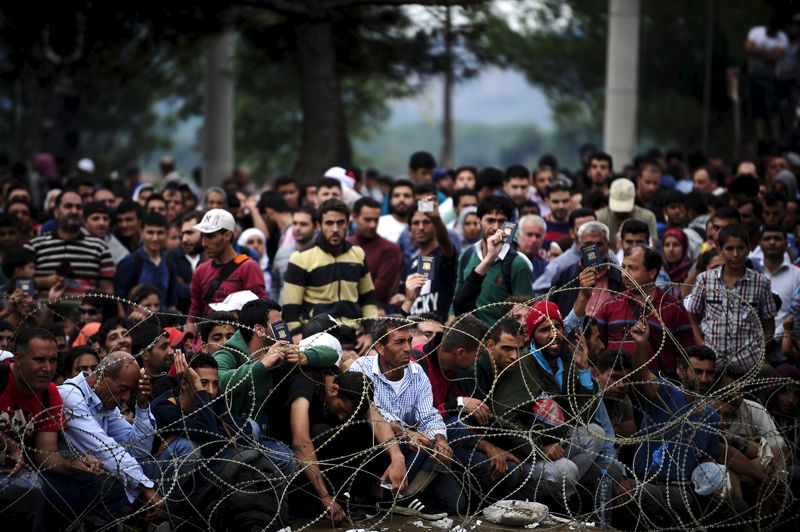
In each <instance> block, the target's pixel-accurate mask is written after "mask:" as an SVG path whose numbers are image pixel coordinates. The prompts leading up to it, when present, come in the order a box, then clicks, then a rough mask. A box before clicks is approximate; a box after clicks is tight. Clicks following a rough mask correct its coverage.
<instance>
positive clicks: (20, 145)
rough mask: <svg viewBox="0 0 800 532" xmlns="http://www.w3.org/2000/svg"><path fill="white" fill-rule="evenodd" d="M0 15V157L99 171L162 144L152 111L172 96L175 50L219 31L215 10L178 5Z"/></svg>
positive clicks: (71, 6)
mask: <svg viewBox="0 0 800 532" xmlns="http://www.w3.org/2000/svg"><path fill="white" fill-rule="evenodd" d="M0 10H1V13H0V58H2V59H0V139H2V140H0V150H2V151H3V152H5V153H8V154H9V155H11V156H14V157H27V158H29V157H31V156H32V155H33V154H35V153H36V152H39V151H49V152H52V153H54V154H55V155H64V156H67V157H68V158H70V159H72V160H73V161H74V160H76V159H77V158H79V157H82V156H86V155H88V156H91V157H92V158H93V159H94V160H95V162H96V164H97V166H98V169H99V170H100V171H101V172H103V171H110V170H112V169H122V168H124V167H125V166H127V165H130V164H131V163H133V162H135V161H136V160H138V158H139V157H140V156H141V155H142V154H145V153H148V152H149V151H151V150H153V149H155V148H157V147H163V146H165V145H167V144H168V142H169V134H170V132H171V129H172V128H173V127H174V124H175V122H174V118H172V117H165V116H163V115H162V114H160V113H158V112H157V111H156V109H155V105H156V103H157V102H159V101H163V100H165V99H167V98H169V97H172V96H174V95H176V94H179V92H178V90H177V89H178V80H179V79H180V76H178V75H176V72H180V70H181V64H182V63H185V62H187V61H191V58H192V56H190V55H187V54H186V53H185V50H186V48H185V45H186V44H187V43H191V42H193V41H195V40H196V39H197V38H198V36H199V35H201V34H202V33H204V32H206V31H212V30H213V28H214V26H218V25H219V17H218V16H217V15H218V13H217V11H216V10H212V9H210V8H205V9H203V10H200V9H199V8H197V7H196V6H193V5H190V4H188V3H182V2H181V3H169V4H158V5H156V4H147V3H145V4H141V3H139V4H125V5H123V4H118V3H113V2H99V3H90V4H87V3H85V2H77V1H74V0H73V1H70V0H67V1H64V2H59V3H56V4H52V3H51V4H47V5H45V4H43V3H38V2H32V3H31V2H29V3H25V2H21V3H20V2H17V3H6V4H4V5H3V6H2V8H0ZM209 21H214V22H213V24H211V26H210V27H209V26H208V22H209Z"/></svg>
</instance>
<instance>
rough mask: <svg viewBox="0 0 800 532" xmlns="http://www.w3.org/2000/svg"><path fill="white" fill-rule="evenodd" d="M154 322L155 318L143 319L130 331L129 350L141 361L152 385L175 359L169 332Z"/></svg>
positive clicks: (165, 372)
mask: <svg viewBox="0 0 800 532" xmlns="http://www.w3.org/2000/svg"><path fill="white" fill-rule="evenodd" d="M156 323H157V320H155V319H154V320H153V321H150V320H145V321H143V322H141V323H139V324H137V325H136V327H133V329H132V330H131V331H130V335H131V351H132V352H133V354H134V355H136V356H137V357H139V359H140V360H141V361H142V368H143V369H144V370H145V372H146V373H147V375H148V377H149V378H150V382H151V383H152V384H153V386H155V384H156V383H157V382H158V381H159V380H160V379H162V378H163V377H164V376H165V375H166V374H167V372H168V371H169V370H170V368H172V363H173V361H174V359H175V350H174V349H172V346H171V345H170V338H169V333H168V332H166V331H165V330H164V329H162V328H161V327H159V326H158V325H156Z"/></svg>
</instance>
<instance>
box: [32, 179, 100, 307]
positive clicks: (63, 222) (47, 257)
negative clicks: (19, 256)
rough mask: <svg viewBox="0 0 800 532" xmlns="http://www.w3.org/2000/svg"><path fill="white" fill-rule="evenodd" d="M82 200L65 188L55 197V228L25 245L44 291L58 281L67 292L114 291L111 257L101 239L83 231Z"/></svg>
mask: <svg viewBox="0 0 800 532" xmlns="http://www.w3.org/2000/svg"><path fill="white" fill-rule="evenodd" d="M82 226H83V201H82V200H81V197H80V196H79V195H78V193H77V192H75V191H72V190H67V191H64V192H62V193H61V194H59V195H58V196H57V197H56V231H55V232H54V233H50V234H47V235H42V236H38V237H36V238H33V239H32V240H30V241H29V242H27V243H26V244H25V247H26V248H27V249H29V250H31V251H32V252H33V253H34V255H36V285H37V286H38V287H39V289H43V290H44V291H45V293H46V292H47V290H49V289H50V287H52V286H53V285H55V284H56V283H59V282H64V283H65V284H66V293H68V294H85V293H90V292H106V293H109V294H111V293H113V292H114V274H115V271H116V269H115V267H114V261H113V259H112V258H111V253H110V252H109V250H108V246H107V245H106V243H105V242H103V241H102V240H101V239H99V238H96V237H93V236H88V235H84V234H83V233H82V232H81V227H82Z"/></svg>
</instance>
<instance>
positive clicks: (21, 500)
mask: <svg viewBox="0 0 800 532" xmlns="http://www.w3.org/2000/svg"><path fill="white" fill-rule="evenodd" d="M43 514H44V496H43V494H42V484H41V479H40V478H39V475H38V474H37V473H36V472H34V471H31V470H30V469H28V468H27V467H26V468H25V469H23V470H22V471H21V472H20V473H19V474H16V475H14V476H11V475H8V474H6V473H0V520H2V523H3V527H4V528H6V529H7V530H34V531H38V530H41V529H42V522H41V520H42V515H43Z"/></svg>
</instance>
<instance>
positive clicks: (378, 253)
mask: <svg viewBox="0 0 800 532" xmlns="http://www.w3.org/2000/svg"><path fill="white" fill-rule="evenodd" d="M380 216H381V204H380V203H378V202H377V201H376V200H374V199H372V198H361V199H360V200H358V201H356V202H355V204H354V205H353V222H355V224H356V234H355V235H353V236H350V237H348V238H347V241H348V242H350V243H351V244H355V245H357V246H361V248H362V249H363V250H364V253H366V255H367V266H369V271H370V273H371V274H372V281H373V283H374V284H375V300H376V301H377V302H378V303H382V304H384V305H386V304H388V303H389V297H390V296H391V295H392V293H393V292H394V289H395V288H397V282H398V281H399V279H400V272H401V266H402V265H403V254H402V252H401V251H400V248H399V247H398V246H397V244H395V243H394V242H390V241H388V240H387V239H385V238H383V237H382V236H379V235H378V231H377V230H378V220H379V219H380Z"/></svg>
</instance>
